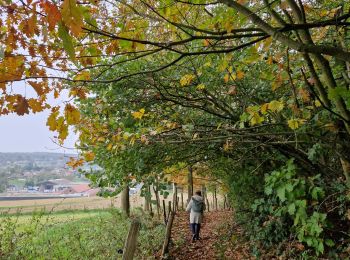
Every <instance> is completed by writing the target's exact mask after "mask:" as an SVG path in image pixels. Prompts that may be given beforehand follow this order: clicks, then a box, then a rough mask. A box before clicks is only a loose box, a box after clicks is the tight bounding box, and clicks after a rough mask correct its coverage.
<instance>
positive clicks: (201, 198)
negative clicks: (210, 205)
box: [192, 195, 203, 201]
mask: <svg viewBox="0 0 350 260" xmlns="http://www.w3.org/2000/svg"><path fill="white" fill-rule="evenodd" d="M192 198H193V199H195V200H196V201H203V197H201V196H199V195H194V196H193V197H192Z"/></svg>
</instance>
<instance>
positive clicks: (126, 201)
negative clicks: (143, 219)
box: [121, 186, 130, 217]
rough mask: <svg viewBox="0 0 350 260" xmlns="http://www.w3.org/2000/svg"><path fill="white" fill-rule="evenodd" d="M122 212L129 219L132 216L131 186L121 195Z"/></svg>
mask: <svg viewBox="0 0 350 260" xmlns="http://www.w3.org/2000/svg"><path fill="white" fill-rule="evenodd" d="M121 204H122V211H123V212H124V213H125V214H126V215H127V216H128V217H129V216H130V197H129V186H126V187H125V188H124V190H123V191H122V194H121Z"/></svg>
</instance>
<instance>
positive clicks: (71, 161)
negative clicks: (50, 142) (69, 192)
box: [67, 157, 84, 169]
mask: <svg viewBox="0 0 350 260" xmlns="http://www.w3.org/2000/svg"><path fill="white" fill-rule="evenodd" d="M83 164H84V159H82V158H80V159H75V158H74V157H70V158H69V162H67V165H68V166H70V167H72V168H73V169H75V168H77V167H79V166H82V165H83Z"/></svg>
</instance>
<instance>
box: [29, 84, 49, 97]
mask: <svg viewBox="0 0 350 260" xmlns="http://www.w3.org/2000/svg"><path fill="white" fill-rule="evenodd" d="M28 83H29V85H31V86H32V87H33V89H34V90H35V92H36V93H37V94H38V96H41V95H42V94H44V92H45V91H44V88H43V87H44V86H43V82H36V81H28Z"/></svg>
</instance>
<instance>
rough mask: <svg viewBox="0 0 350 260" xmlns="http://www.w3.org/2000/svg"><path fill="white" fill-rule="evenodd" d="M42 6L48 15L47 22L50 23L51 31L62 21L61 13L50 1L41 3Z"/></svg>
mask: <svg viewBox="0 0 350 260" xmlns="http://www.w3.org/2000/svg"><path fill="white" fill-rule="evenodd" d="M41 6H42V8H43V9H44V11H45V13H46V14H47V16H46V17H47V22H48V23H49V30H50V31H52V30H53V29H55V26H56V24H57V23H58V22H59V21H60V20H61V13H60V11H59V10H58V8H57V6H56V5H55V4H53V3H51V2H49V1H45V2H41Z"/></svg>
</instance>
